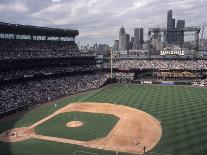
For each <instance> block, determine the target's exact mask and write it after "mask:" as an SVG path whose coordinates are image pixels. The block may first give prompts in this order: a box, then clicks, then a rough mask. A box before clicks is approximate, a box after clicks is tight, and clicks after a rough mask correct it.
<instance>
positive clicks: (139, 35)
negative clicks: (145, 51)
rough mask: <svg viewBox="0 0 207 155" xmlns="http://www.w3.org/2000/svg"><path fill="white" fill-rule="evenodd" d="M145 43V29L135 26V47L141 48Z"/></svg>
mask: <svg viewBox="0 0 207 155" xmlns="http://www.w3.org/2000/svg"><path fill="white" fill-rule="evenodd" d="M143 43H144V29H143V28H135V29H134V45H133V47H134V49H140V48H141V47H142V44H143Z"/></svg>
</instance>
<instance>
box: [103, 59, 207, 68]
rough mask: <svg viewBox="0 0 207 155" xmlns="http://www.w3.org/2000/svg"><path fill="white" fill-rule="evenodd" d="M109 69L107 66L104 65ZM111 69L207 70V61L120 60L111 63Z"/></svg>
mask: <svg viewBox="0 0 207 155" xmlns="http://www.w3.org/2000/svg"><path fill="white" fill-rule="evenodd" d="M105 67H109V65H105ZM113 68H116V69H119V70H130V69H160V70H176V69H177V70H178V69H186V70H201V69H207V60H196V61H190V60H120V61H116V62H114V63H113Z"/></svg>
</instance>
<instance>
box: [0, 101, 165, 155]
mask: <svg viewBox="0 0 207 155" xmlns="http://www.w3.org/2000/svg"><path fill="white" fill-rule="evenodd" d="M72 111H79V112H90V113H102V114H113V115H115V116H117V117H118V118H119V121H118V122H117V123H116V125H115V126H114V127H113V129H112V130H111V131H110V132H109V134H108V135H106V137H103V138H99V139H95V140H92V141H88V142H84V141H77V140H72V139H64V138H58V137H49V136H44V135H37V134H36V133H35V132H33V131H34V129H35V127H37V126H38V125H40V124H42V123H44V122H45V121H47V120H49V119H51V118H52V117H54V116H56V115H58V114H60V113H66V112H72ZM80 127H81V126H80ZM24 129H27V130H26V131H24V135H27V136H28V138H36V139H42V140H48V141H55V142H61V143H69V144H77V145H82V146H84V147H90V148H96V149H103V150H112V151H115V152H116V151H118V152H128V153H134V154H143V153H144V147H146V151H150V150H151V149H152V148H153V147H154V146H155V145H156V144H157V143H158V142H159V140H160V138H161V135H162V128H161V125H160V122H159V121H158V120H157V119H156V118H154V117H152V116H151V115H149V114H147V113H145V112H143V111H140V110H138V109H135V108H131V107H127V106H123V105H118V104H110V103H91V102H90V103H85V102H84V103H74V104H69V105H67V106H65V107H64V108H61V109H60V110H57V111H56V112H55V113H54V114H52V115H49V116H48V117H46V118H44V119H42V120H40V121H38V122H36V123H35V124H33V125H31V126H30V127H28V128H24ZM16 130H21V128H20V129H16ZM27 131H30V132H27ZM31 131H32V132H31ZM17 133H18V132H17ZM2 135H4V137H3V136H2ZM2 135H1V136H0V140H3V141H8V142H16V141H22V140H24V139H19V140H18V137H17V139H15V140H13V141H10V140H9V139H10V137H9V136H8V138H6V137H5V134H2ZM2 138H3V139H2ZM25 139H27V138H25Z"/></svg>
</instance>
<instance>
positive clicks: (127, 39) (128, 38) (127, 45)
mask: <svg viewBox="0 0 207 155" xmlns="http://www.w3.org/2000/svg"><path fill="white" fill-rule="evenodd" d="M129 43H130V35H129V34H126V49H127V50H128V49H129Z"/></svg>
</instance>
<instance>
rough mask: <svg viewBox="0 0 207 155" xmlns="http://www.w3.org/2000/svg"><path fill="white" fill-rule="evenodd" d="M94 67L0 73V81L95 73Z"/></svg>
mask: <svg viewBox="0 0 207 155" xmlns="http://www.w3.org/2000/svg"><path fill="white" fill-rule="evenodd" d="M95 70H97V67H96V65H82V66H56V67H41V68H32V69H18V70H17V69H16V70H7V71H1V72H0V80H11V79H19V78H26V77H33V76H40V75H41V76H44V75H52V74H62V73H72V72H81V71H95Z"/></svg>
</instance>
